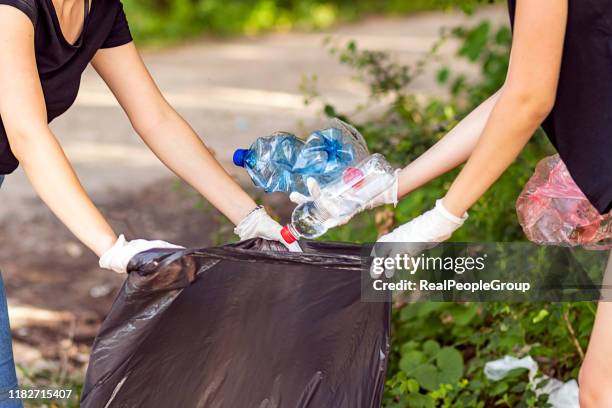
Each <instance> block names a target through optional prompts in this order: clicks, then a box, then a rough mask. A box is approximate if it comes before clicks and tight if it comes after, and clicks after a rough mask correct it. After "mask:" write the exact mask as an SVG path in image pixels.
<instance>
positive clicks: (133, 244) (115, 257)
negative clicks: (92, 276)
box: [100, 235, 183, 273]
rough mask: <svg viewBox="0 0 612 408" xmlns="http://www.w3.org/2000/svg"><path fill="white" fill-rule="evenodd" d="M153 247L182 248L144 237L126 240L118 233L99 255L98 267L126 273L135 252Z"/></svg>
mask: <svg viewBox="0 0 612 408" xmlns="http://www.w3.org/2000/svg"><path fill="white" fill-rule="evenodd" d="M153 248H176V249H182V248H183V247H182V246H178V245H173V244H170V243H168V242H165V241H147V240H144V239H135V240H133V241H128V240H126V239H125V236H123V235H120V236H119V239H117V242H115V245H113V246H112V247H111V249H109V250H108V251H106V252H105V253H104V254H102V256H101V257H100V268H104V269H110V270H113V271H115V272H117V273H126V272H127V267H128V264H129V263H130V260H131V259H132V258H133V257H134V256H135V255H136V254H139V253H141V252H144V251H148V250H149V249H153Z"/></svg>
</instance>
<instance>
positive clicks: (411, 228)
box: [373, 200, 468, 257]
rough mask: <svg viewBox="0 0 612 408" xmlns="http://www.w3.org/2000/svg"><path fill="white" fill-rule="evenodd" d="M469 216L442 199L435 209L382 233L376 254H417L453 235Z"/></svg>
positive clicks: (375, 249)
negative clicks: (458, 213) (453, 210)
mask: <svg viewBox="0 0 612 408" xmlns="http://www.w3.org/2000/svg"><path fill="white" fill-rule="evenodd" d="M467 218H468V214H467V213H465V214H464V215H463V217H457V216H455V215H453V214H451V213H450V212H449V211H448V210H447V209H446V208H445V207H444V204H443V203H442V200H438V201H436V206H435V207H434V208H433V209H431V210H429V211H427V212H426V213H423V214H421V215H420V216H418V217H416V218H414V219H413V220H412V221H409V222H407V223H406V224H404V225H400V226H399V227H397V228H396V229H394V230H393V231H391V232H390V233H388V234H386V235H383V236H382V237H380V238H379V239H378V241H377V242H376V245H375V246H374V251H373V252H374V256H377V257H391V256H395V255H397V254H406V255H409V256H417V255H419V254H420V253H421V252H423V251H424V250H425V249H429V248H432V247H434V246H435V245H437V244H438V243H440V242H444V241H446V240H447V239H449V238H450V237H451V235H453V233H454V232H455V231H456V230H458V229H459V228H460V227H461V226H462V225H463V223H464V222H465V220H466V219H467Z"/></svg>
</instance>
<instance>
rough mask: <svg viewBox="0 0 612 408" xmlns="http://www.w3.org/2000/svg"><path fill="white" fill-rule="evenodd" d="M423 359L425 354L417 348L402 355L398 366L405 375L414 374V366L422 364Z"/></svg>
mask: <svg viewBox="0 0 612 408" xmlns="http://www.w3.org/2000/svg"><path fill="white" fill-rule="evenodd" d="M425 361H427V358H426V356H425V354H423V353H422V352H420V351H418V350H412V351H409V352H407V353H405V354H403V355H402V358H401V359H400V362H399V368H400V370H402V371H403V372H405V373H406V374H407V375H414V370H415V368H417V367H419V366H420V365H422V364H423V363H424V362H425Z"/></svg>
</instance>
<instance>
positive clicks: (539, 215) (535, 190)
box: [516, 155, 612, 249]
mask: <svg viewBox="0 0 612 408" xmlns="http://www.w3.org/2000/svg"><path fill="white" fill-rule="evenodd" d="M516 212H517V215H518V219H519V222H520V224H521V226H522V227H523V231H524V232H525V235H526V236H527V238H528V239H529V240H530V241H533V242H535V243H537V244H542V245H564V246H578V245H581V246H584V247H585V248H588V249H612V213H609V214H606V215H601V214H599V212H598V211H597V209H596V208H595V207H593V205H592V204H591V203H590V202H589V200H588V199H587V198H586V196H585V195H584V193H583V192H582V191H581V190H580V188H578V186H577V185H576V183H575V182H574V180H573V179H572V177H571V175H570V174H569V171H568V170H567V167H566V166H565V163H563V161H562V160H561V158H560V157H559V155H554V156H550V157H547V158H545V159H543V160H542V161H540V163H538V165H537V167H536V170H535V173H534V175H533V176H532V177H531V178H530V179H529V181H528V182H527V184H526V185H525V188H524V189H523V191H522V192H521V194H520V196H519V198H518V200H517V201H516Z"/></svg>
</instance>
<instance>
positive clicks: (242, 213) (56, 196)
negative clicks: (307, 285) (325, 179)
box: [0, 0, 297, 406]
mask: <svg viewBox="0 0 612 408" xmlns="http://www.w3.org/2000/svg"><path fill="white" fill-rule="evenodd" d="M89 63H91V64H92V65H93V67H94V68H95V70H96V71H97V72H98V73H99V74H100V76H101V77H102V79H103V80H104V81H105V82H106V83H107V84H108V86H109V87H110V89H111V90H112V92H113V93H114V95H115V96H116V97H117V99H118V101H119V103H120V104H121V106H122V107H123V109H124V110H125V112H126V113H127V116H128V117H129V120H130V121H131V123H132V125H133V127H134V129H135V130H136V132H137V133H138V134H139V135H140V136H141V138H142V139H143V140H144V141H145V142H146V144H147V145H148V146H149V147H150V148H151V150H152V151H153V152H154V153H155V154H156V155H157V156H158V157H159V158H160V160H161V161H162V162H163V163H164V164H165V165H166V166H167V167H169V168H170V169H171V170H172V171H174V172H175V173H176V174H177V175H179V176H180V177H181V178H183V179H184V180H185V181H186V182H187V183H189V184H190V185H192V186H193V187H194V188H195V189H196V190H198V191H199V192H200V193H201V194H202V195H203V196H204V197H206V198H207V199H208V200H209V201H210V202H211V203H212V204H213V205H214V206H215V207H217V208H218V209H219V210H220V211H221V212H222V213H223V214H225V215H226V216H227V217H228V218H229V219H230V220H231V221H232V222H233V223H234V224H236V225H237V227H236V229H235V232H236V233H237V234H238V235H240V237H241V238H242V239H247V238H254V237H263V238H266V239H271V240H278V241H281V242H284V241H283V240H282V238H281V235H280V231H281V227H280V225H279V224H278V223H276V222H275V221H274V220H272V218H270V217H269V216H268V215H267V214H266V211H265V210H264V209H263V208H261V207H257V206H256V204H255V202H254V201H253V200H252V199H251V198H250V197H249V196H248V195H247V194H246V193H245V192H244V191H243V190H242V189H241V188H240V187H239V186H238V184H236V182H234V181H233V180H232V179H231V177H230V176H229V175H228V174H227V173H226V172H225V171H224V169H223V168H222V167H221V165H220V164H219V163H218V162H217V161H216V160H215V159H214V157H213V155H212V154H211V153H210V152H209V150H208V149H207V148H206V146H205V145H204V143H202V141H201V140H200V138H199V137H198V135H196V133H195V132H194V130H193V129H192V128H191V127H190V126H189V125H188V124H187V122H185V120H183V118H182V117H181V116H180V115H179V114H178V113H177V112H176V111H175V110H174V109H173V108H172V107H171V106H170V105H169V104H168V102H167V101H166V100H165V99H164V97H163V96H162V94H161V93H160V91H159V89H158V88H157V86H156V84H155V82H154V81H153V79H152V78H151V76H150V75H149V72H148V71H147V68H146V67H145V65H144V64H143V61H142V59H141V57H140V55H139V54H138V51H137V50H136V47H135V46H134V44H133V42H132V37H131V35H130V30H129V27H128V23H127V20H126V16H125V14H124V12H123V7H122V5H121V3H120V1H119V0H93V1H92V0H0V118H1V121H0V179H3V178H4V177H3V176H4V175H6V174H9V173H11V172H12V171H14V170H15V169H16V168H17V166H18V164H19V163H21V165H22V167H23V169H24V171H25V173H26V174H27V176H28V178H29V179H30V181H31V183H32V185H33V186H34V188H35V190H36V191H37V193H38V194H39V195H40V197H41V198H42V200H43V201H44V202H45V203H46V204H47V205H48V206H49V207H50V208H51V210H53V212H54V213H55V214H56V215H57V216H58V217H59V218H60V219H61V220H62V221H63V222H64V224H65V225H66V226H67V227H68V228H69V229H70V230H71V231H72V232H73V233H74V234H75V235H76V236H77V237H78V238H79V239H80V240H81V241H82V242H83V243H84V244H85V245H86V246H88V247H89V248H90V249H91V250H92V251H94V252H95V253H96V254H97V255H99V256H100V257H101V258H100V266H102V267H104V268H107V269H112V270H115V271H117V272H125V270H126V268H127V264H128V262H129V260H130V258H131V257H132V256H133V255H134V254H136V253H138V252H140V251H144V250H147V249H150V248H152V247H159V246H169V245H170V244H167V243H164V242H161V241H153V242H152V241H145V240H134V241H126V240H125V238H124V237H123V236H120V237H119V238H117V235H115V233H114V231H113V230H112V229H111V227H110V225H109V224H108V223H107V221H106V220H105V219H104V217H103V216H102V214H101V213H100V212H99V211H98V209H97V208H96V207H95V206H94V204H93V203H92V202H91V200H90V199H89V197H88V196H87V194H86V193H85V191H84V189H83V187H82V186H81V184H80V182H79V180H78V178H77V176H76V175H75V173H74V171H73V169H72V167H71V165H70V163H69V162H68V160H67V159H66V156H65V155H64V152H63V151H62V148H61V147H60V145H59V143H58V141H57V139H56V138H55V136H54V135H53V132H52V131H51V129H50V128H49V126H48V123H49V122H50V121H51V120H53V119H54V118H56V117H57V116H59V115H61V114H62V113H64V112H65V111H66V110H67V109H68V108H69V107H70V106H71V105H72V104H73V102H74V101H75V98H76V95H77V93H78V89H79V82H80V78H81V74H82V73H83V70H84V69H85V68H86V67H87V65H88V64H89ZM100 125H103V124H100ZM126 176H127V175H126ZM290 249H293V250H297V249H296V247H295V246H294V247H292V248H290ZM2 304H4V305H5V306H4V309H2V307H0V403H1V401H2V400H3V399H6V398H7V395H8V392H9V391H10V390H11V389H14V388H15V387H16V379H15V370H14V365H13V358H12V353H11V345H10V331H9V325H8V316H6V299H5V294H4V290H3V288H2V286H1V285H0V306H1V305H2ZM13 402H14V404H15V406H20V403H19V402H18V401H13ZM2 406H5V405H2ZM6 406H9V405H6ZM11 406H12V405H11Z"/></svg>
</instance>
